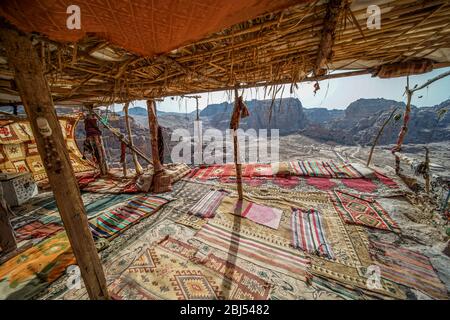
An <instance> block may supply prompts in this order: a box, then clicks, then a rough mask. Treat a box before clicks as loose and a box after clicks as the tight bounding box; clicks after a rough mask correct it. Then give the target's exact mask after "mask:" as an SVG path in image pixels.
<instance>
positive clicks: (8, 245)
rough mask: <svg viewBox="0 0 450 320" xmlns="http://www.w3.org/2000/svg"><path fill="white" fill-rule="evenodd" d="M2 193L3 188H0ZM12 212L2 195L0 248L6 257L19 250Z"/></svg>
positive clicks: (0, 196)
mask: <svg viewBox="0 0 450 320" xmlns="http://www.w3.org/2000/svg"><path fill="white" fill-rule="evenodd" d="M0 191H2V190H1V186H0ZM10 212H11V211H10V210H9V208H8V205H7V204H6V201H5V200H4V199H3V197H2V194H0V248H1V249H2V251H1V253H2V255H6V254H8V253H10V252H13V251H14V250H16V249H17V243H16V237H15V236H14V230H13V227H12V226H11V222H10V220H9V216H10Z"/></svg>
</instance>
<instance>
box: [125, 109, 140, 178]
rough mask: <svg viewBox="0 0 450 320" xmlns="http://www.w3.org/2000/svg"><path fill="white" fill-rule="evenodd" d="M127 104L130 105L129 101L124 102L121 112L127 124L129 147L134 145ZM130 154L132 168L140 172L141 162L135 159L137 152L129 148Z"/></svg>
mask: <svg viewBox="0 0 450 320" xmlns="http://www.w3.org/2000/svg"><path fill="white" fill-rule="evenodd" d="M129 106H130V103H129V102H127V103H125V106H124V107H123V112H124V113H125V124H126V126H127V133H128V141H129V142H130V147H134V143H133V136H132V135H131V125H130V117H129V116H128V108H129ZM131 154H132V157H133V163H134V168H135V169H136V173H137V174H141V173H142V171H143V169H142V167H141V164H140V163H139V161H138V159H137V154H136V152H134V151H133V150H131Z"/></svg>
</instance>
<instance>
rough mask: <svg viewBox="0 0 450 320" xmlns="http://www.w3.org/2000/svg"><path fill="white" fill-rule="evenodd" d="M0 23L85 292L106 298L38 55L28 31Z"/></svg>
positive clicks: (5, 46)
mask: <svg viewBox="0 0 450 320" xmlns="http://www.w3.org/2000/svg"><path fill="white" fill-rule="evenodd" d="M0 28H1V29H0V41H1V42H3V47H4V48H5V51H6V56H7V59H8V63H9V64H10V66H11V68H12V69H13V70H14V73H15V81H16V84H17V87H18V89H19V92H20V96H21V98H22V103H23V106H24V107H25V111H26V113H27V115H28V118H29V119H30V125H31V129H32V131H33V135H34V138H35V140H36V144H37V148H38V151H39V154H40V155H41V158H42V160H43V164H44V168H45V172H46V173H47V176H48V180H49V182H50V186H51V188H52V190H53V193H54V196H55V200H56V204H57V206H58V209H59V214H60V215H61V219H62V221H63V223H64V227H65V229H66V232H67V236H68V238H69V241H70V245H71V247H72V250H73V253H74V255H75V258H76V260H77V264H78V266H79V267H80V271H81V276H82V277H83V280H84V284H85V286H86V290H87V293H88V294H89V297H90V298H91V299H108V298H109V295H108V291H107V287H106V279H105V275H104V273H103V268H102V264H101V262H100V258H99V256H98V253H97V249H96V247H95V244H94V240H93V239H92V234H91V231H90V229H89V225H88V220H87V214H86V210H85V208H84V206H83V201H82V200H81V196H80V190H79V188H78V182H77V179H76V178H75V175H74V172H73V168H72V164H71V162H70V158H69V152H68V151H67V148H66V145H65V142H64V137H63V134H62V132H61V126H60V124H59V122H58V119H57V117H56V112H55V108H54V106H53V101H52V97H51V94H50V90H49V86H48V83H47V81H46V80H45V78H44V72H43V69H42V65H41V63H40V60H39V57H38V55H37V53H36V51H35V48H34V47H33V44H32V42H31V39H30V37H29V36H28V35H26V34H23V33H20V32H19V31H17V30H15V29H13V28H12V27H9V26H5V25H4V24H2V25H1V26H0Z"/></svg>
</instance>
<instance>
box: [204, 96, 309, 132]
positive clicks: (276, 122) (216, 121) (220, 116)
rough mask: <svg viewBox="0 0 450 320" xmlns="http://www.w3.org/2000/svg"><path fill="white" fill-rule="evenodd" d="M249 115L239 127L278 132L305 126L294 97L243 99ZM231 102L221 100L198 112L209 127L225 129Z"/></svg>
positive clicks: (298, 103) (298, 104) (228, 122)
mask: <svg viewBox="0 0 450 320" xmlns="http://www.w3.org/2000/svg"><path fill="white" fill-rule="evenodd" d="M245 103H246V105H247V107H248V110H249V112H250V116H249V117H247V118H244V119H242V120H241V123H240V128H242V129H244V130H247V129H255V130H259V129H279V130H280V134H289V133H294V132H297V131H298V130H300V129H303V128H305V127H306V126H307V124H308V121H307V118H306V115H305V113H304V112H303V110H304V109H303V107H302V103H301V102H300V100H298V99H296V98H284V99H275V101H274V102H273V104H272V100H255V99H254V100H251V101H245ZM232 111H233V104H232V103H227V102H223V103H220V104H211V105H208V106H207V107H206V108H205V109H203V110H202V111H201V112H200V116H201V117H202V119H204V118H207V120H208V124H209V126H211V127H214V128H217V129H219V130H225V129H227V128H228V127H229V124H230V118H231V113H232Z"/></svg>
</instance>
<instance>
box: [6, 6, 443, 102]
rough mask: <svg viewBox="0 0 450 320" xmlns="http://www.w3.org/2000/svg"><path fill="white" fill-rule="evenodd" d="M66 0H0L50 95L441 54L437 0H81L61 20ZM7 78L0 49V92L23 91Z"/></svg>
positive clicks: (167, 91) (232, 79)
mask: <svg viewBox="0 0 450 320" xmlns="http://www.w3.org/2000/svg"><path fill="white" fill-rule="evenodd" d="M71 4H72V1H66V0H58V1H53V0H40V1H20V0H13V1H7V2H2V3H1V4H0V15H1V16H3V17H4V18H5V19H6V20H7V21H8V23H10V24H12V25H14V26H15V27H17V28H18V29H20V30H22V31H25V32H32V33H33V37H34V43H35V46H36V49H37V51H38V53H39V55H40V57H41V60H42V65H43V67H44V70H45V74H46V77H47V80H48V83H49V85H50V89H51V92H52V95H53V99H54V102H55V104H57V105H62V104H67V105H80V104H82V103H90V102H92V103H95V104H97V105H104V104H109V103H113V102H124V101H129V100H139V99H148V98H154V97H163V96H169V95H181V94H188V93H198V92H206V91H213V90H224V89H230V88H233V87H234V86H235V85H236V84H239V85H240V86H246V87H250V86H260V85H274V84H281V83H297V82H300V81H305V80H308V79H323V78H326V77H327V76H329V75H330V73H331V74H336V72H335V71H339V70H352V71H355V70H356V74H357V73H358V72H360V73H373V74H376V73H377V71H376V70H378V71H379V69H380V67H381V66H386V65H393V64H394V65H395V64H402V63H403V64H405V63H408V62H411V61H420V62H421V63H422V64H424V63H425V64H426V65H427V67H426V68H425V69H424V70H422V71H423V72H424V71H429V70H430V69H432V68H436V67H442V66H448V65H449V62H450V4H449V2H448V1H445V0H429V1H414V0H397V1H390V0H376V1H370V3H369V2H368V1H362V0H360V1H357V0H355V1H338V0H330V1H307V0H304V1H292V0H248V1H242V0H227V1H221V0H209V1H201V0H196V1H194V0H192V1H191V0H185V1H177V0H153V1H150V0H139V1H131V0H95V1H90V0H89V1H88V0H80V1H77V4H78V5H79V6H80V9H81V30H69V29H67V27H66V19H67V17H68V16H69V15H68V14H67V13H66V9H67V7H68V6H69V5H71ZM369 4H370V5H374V4H376V5H378V6H379V7H380V8H381V29H369V28H368V27H367V18H368V15H367V6H368V5H369ZM333 21H334V24H333ZM328 38H330V39H328ZM327 40H329V41H327ZM424 61H425V62H424ZM13 79H14V74H13V71H12V70H11V69H10V68H9V66H8V63H7V59H6V58H4V53H3V49H1V51H0V104H3V105H5V104H13V103H20V97H19V94H18V92H17V89H16V86H15V83H14V81H13Z"/></svg>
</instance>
